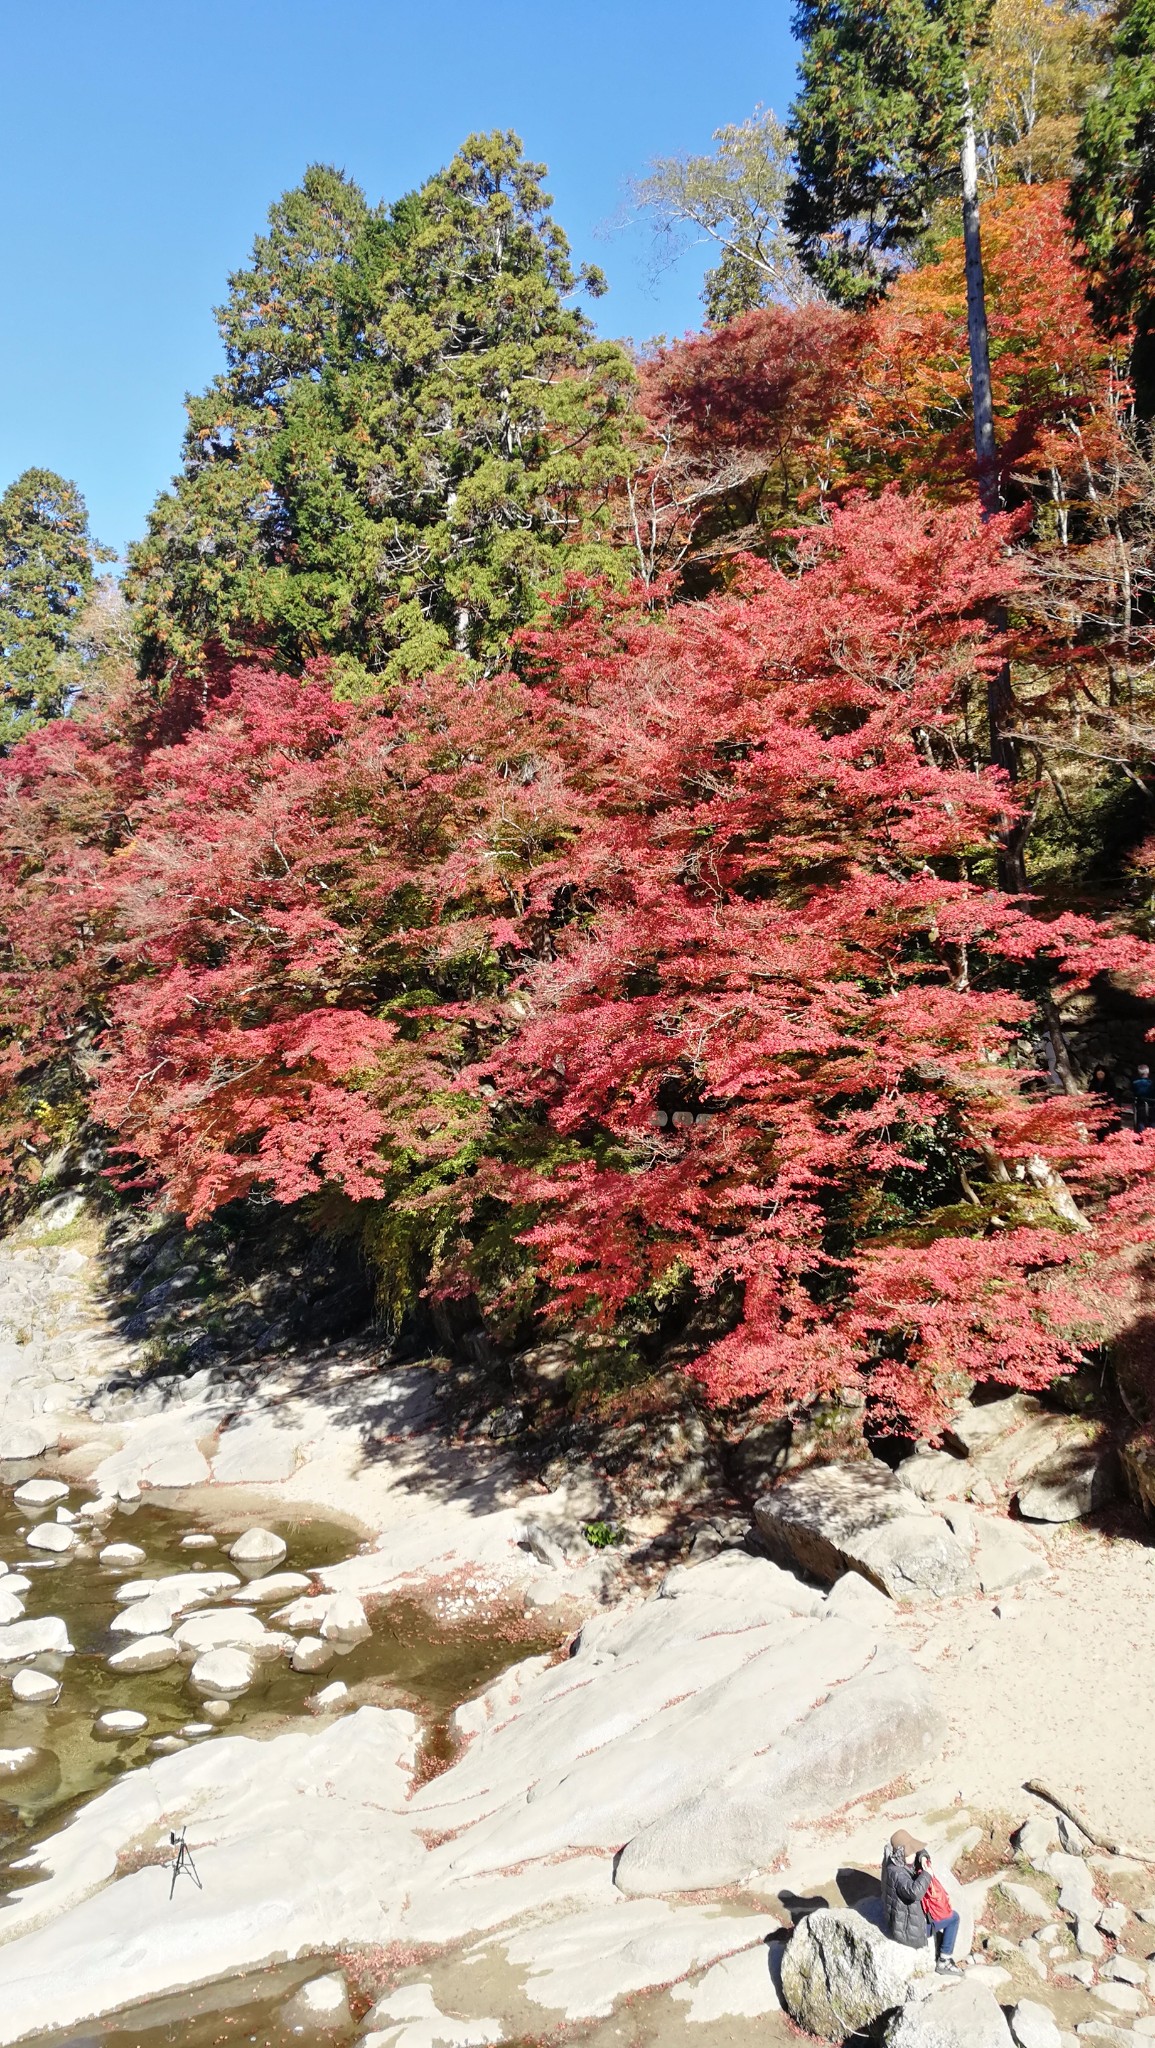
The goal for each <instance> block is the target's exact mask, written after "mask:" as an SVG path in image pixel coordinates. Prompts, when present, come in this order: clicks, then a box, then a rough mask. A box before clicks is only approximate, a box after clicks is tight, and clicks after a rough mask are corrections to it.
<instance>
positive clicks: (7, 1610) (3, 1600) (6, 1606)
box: [0, 1586, 24, 1628]
mask: <svg viewBox="0 0 1155 2048" xmlns="http://www.w3.org/2000/svg"><path fill="white" fill-rule="evenodd" d="M23 1612H24V1602H23V1600H22V1599H21V1598H20V1595H19V1593H9V1592H7V1591H6V1590H5V1588H4V1587H3V1586H0V1628H6V1627H7V1625H8V1623H9V1622H10V1621H19V1620H20V1617H21V1615H22V1614H23Z"/></svg>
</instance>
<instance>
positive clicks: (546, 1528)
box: [518, 1516, 590, 1571]
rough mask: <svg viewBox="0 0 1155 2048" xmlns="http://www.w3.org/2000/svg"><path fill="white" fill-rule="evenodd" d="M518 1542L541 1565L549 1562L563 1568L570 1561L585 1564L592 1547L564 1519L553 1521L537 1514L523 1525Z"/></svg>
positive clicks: (554, 1566)
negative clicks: (562, 1520)
mask: <svg viewBox="0 0 1155 2048" xmlns="http://www.w3.org/2000/svg"><path fill="white" fill-rule="evenodd" d="M518 1544H519V1547H520V1548H521V1549H522V1550H528V1551H529V1553H530V1556H531V1557H536V1559H537V1561H538V1563H539V1564H547V1565H550V1566H552V1567H553V1569H554V1570H555V1571H556V1570H560V1569H561V1568H562V1567H563V1566H565V1565H568V1564H586V1563H587V1562H588V1560H589V1554H590V1546H589V1544H588V1543H587V1542H586V1539H585V1535H584V1533H583V1531H582V1530H581V1529H577V1528H574V1527H573V1526H572V1525H571V1524H567V1523H565V1522H558V1521H551V1520H548V1519H546V1518H544V1517H542V1516H535V1517H534V1518H533V1519H531V1520H530V1521H527V1522H523V1523H522V1525H521V1533H520V1535H519V1537H518Z"/></svg>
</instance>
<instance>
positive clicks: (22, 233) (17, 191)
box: [0, 0, 793, 548]
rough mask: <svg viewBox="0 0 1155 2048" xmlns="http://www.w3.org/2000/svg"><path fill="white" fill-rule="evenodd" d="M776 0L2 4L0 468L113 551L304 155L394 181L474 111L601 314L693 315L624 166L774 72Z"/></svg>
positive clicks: (174, 437) (166, 464)
mask: <svg viewBox="0 0 1155 2048" xmlns="http://www.w3.org/2000/svg"><path fill="white" fill-rule="evenodd" d="M790 11H791V10H790V4H789V0H725V4H723V5H721V6H713V7H712V6H709V5H704V4H703V0H584V4H579V5H574V4H572V0H570V4H566V0H552V4H550V0H538V4H537V5H532V4H529V0H311V4H306V0H39V4H38V5H37V4H30V0H24V4H20V0H8V5H7V7H6V8H5V10H4V43H5V50H4V55H5V71H6V75H7V86H8V90H7V94H6V102H7V104H6V108H5V119H4V122H3V124H2V127H0V177H2V184H3V201H2V203H0V237H2V242H3V249H2V262H3V278H4V290H3V294H2V299H0V378H2V388H3V392H4V403H3V405H2V407H0V489H2V488H3V487H4V486H5V485H6V484H7V483H8V482H9V481H10V480H11V478H12V477H14V476H16V475H18V474H19V473H20V471H21V470H23V469H26V468H27V467H29V465H31V464H37V465H41V466H44V467H46V468H49V469H56V470H60V471H62V472H63V474H64V475H65V476H69V477H72V478H74V479H75V480H76V482H77V483H78V484H79V485H80V488H81V490H82V491H83V492H84V494H85V497H86V498H87V500H88V505H89V510H90V514H91V523H92V528H93V531H94V532H95V533H96V534H97V535H99V537H100V538H101V539H103V540H105V541H107V542H108V543H109V544H110V545H111V546H113V547H116V548H123V547H124V546H125V545H126V543H127V542H128V541H129V540H130V539H132V538H133V537H134V536H135V535H136V534H138V533H139V532H140V530H141V527H142V525H143V521H144V517H145V514H146V512H147V509H148V507H149V505H150V503H151V501H152V499H153V497H154V495H155V493H156V492H157V490H158V489H160V488H161V487H162V486H163V485H164V483H165V482H166V481H167V479H168V478H169V476H170V475H171V474H172V472H173V470H174V469H175V467H176V465H177V461H178V454H179V446H180V436H181V429H182V424H183V412H182V400H183V397H184V393H185V392H186V391H188V390H197V389H200V388H201V387H202V386H203V385H205V384H206V383H207V382H208V380H209V379H210V377H211V376H212V375H213V374H214V372H215V371H216V370H217V369H218V367H219V366H220V360H221V358H220V351H219V343H218V340H217V335H216V329H215V326H214V324H213V319H212V307H213V306H214V305H216V304H218V303H219V301H220V300H221V298H222V297H223V296H224V291H225V280H226V276H227V274H228V272H229V271H230V270H231V269H234V268H235V267H236V266H237V265H238V264H240V263H242V262H243V261H244V260H245V258H246V256H247V253H248V250H249V248H250V245H251V243H252V239H253V235H254V234H255V233H256V231H257V229H258V228H259V227H260V225H261V224H262V222H263V220H264V216H265V213H266V210H267V208H268V206H269V204H270V202H271V200H273V199H274V198H275V197H276V195H277V194H278V193H279V192H281V191H283V190H284V188H285V187H286V186H287V185H291V184H294V183H296V181H297V179H298V178H299V176H300V174H301V171H302V170H303V169H304V166H305V165H306V164H307V163H309V162H311V161H315V160H320V161H322V162H330V163H335V164H338V165H340V166H341V167H342V168H343V169H345V170H346V171H348V172H349V174H350V175H351V176H352V177H354V178H356V179H357V181H358V183H359V184H361V185H362V186H363V188H364V189H365V191H366V192H367V194H368V196H369V198H370V199H371V200H373V201H376V200H377V199H380V198H395V197H396V196H397V194H399V193H400V192H403V191H406V190H408V189H409V188H410V187H411V186H413V185H415V184H417V183H418V182H419V181H420V180H421V179H423V178H424V177H426V176H427V175H428V174H429V173H430V172H431V171H433V170H435V169H437V168H438V166H439V165H440V164H442V163H444V162H445V161H446V159H447V158H448V157H449V156H451V155H452V153H453V151H454V149H455V148H456V146H457V144H458V143H459V142H460V141H461V140H462V139H463V137H464V136H465V135H467V134H468V133H469V132H470V130H471V129H478V128H497V127H503V128H504V127H510V128H515V129H516V130H517V131H518V133H519V134H520V135H521V136H522V138H523V140H524V142H525V144H526V147H527V149H528V150H529V151H530V152H531V154H532V155H534V156H535V157H537V158H540V159H543V160H544V161H545V162H546V163H547V164H548V166H549V172H550V181H549V182H550V189H551V190H552V192H553V194H554V198H555V201H556V212H557V217H558V219H559V220H560V222H561V224H562V225H563V227H564V228H565V229H566V231H567V233H568V234H569V236H570V239H571V241H572V242H573V245H574V250H575V254H576V255H577V257H578V259H579V260H587V261H588V260H592V261H594V262H598V263H600V264H601V265H602V268H603V269H604V270H605V271H606V273H607V276H608V278H609V280H610V285H611V291H610V295H609V297H608V298H606V299H603V300H602V301H601V303H600V305H599V306H598V308H597V318H598V324H599V326H600V327H601V328H602V330H603V331H604V332H607V333H614V334H625V335H632V336H634V337H636V338H637V339H639V340H640V339H643V338H645V337H646V336H649V335H651V334H654V333H659V332H664V333H671V334H672V333H680V332H682V331H684V330H685V329H686V328H687V327H691V326H696V325H697V324H698V323H699V319H700V307H699V304H698V298H697V294H698V289H699V285H700V279H701V272H702V269H703V268H704V264H705V261H706V260H707V259H705V258H704V257H699V256H692V257H690V258H688V259H686V260H685V261H684V262H683V263H682V264H681V265H680V266H679V267H678V268H677V269H676V270H674V271H673V272H667V273H665V274H664V275H663V276H661V277H660V278H659V279H658V280H657V281H656V283H655V282H654V280H653V279H652V277H651V275H650V265H649V261H648V249H649V243H648V238H647V237H646V235H645V234H644V233H643V232H641V231H638V230H633V231H629V232H626V233H623V234H618V235H614V236H611V237H610V238H609V239H608V240H605V239H602V238H601V237H600V235H599V233H598V229H599V226H600V225H601V224H602V223H604V222H605V221H606V220H607V219H608V218H609V217H611V216H612V215H613V214H614V213H615V211H616V210H617V209H618V207H619V203H620V200H621V196H622V186H623V183H624V181H625V180H626V179H627V178H628V177H629V176H630V174H631V173H632V172H636V171H638V170H641V169H642V168H643V167H644V165H645V163H646V161H647V159H648V158H650V157H652V156H655V155H666V154H673V153H674V152H677V151H680V150H698V149H704V148H707V147H708V146H709V138H710V134H711V131H712V130H713V129H714V128H716V127H718V126H719V125H720V124H721V123H722V122H725V121H737V120H742V119H744V118H745V116H746V115H747V114H749V113H750V112H751V111H752V110H753V108H754V106H755V104H756V103H757V102H758V101H761V102H763V103H764V104H766V105H769V106H772V107H774V108H775V110H776V111H777V112H779V113H781V112H784V111H785V108H786V105H787V103H788V101H789V99H790V96H791V92H792V89H793V52H792V49H791V43H790V35H789V16H790Z"/></svg>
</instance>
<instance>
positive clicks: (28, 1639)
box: [0, 1614, 72, 1664]
mask: <svg viewBox="0 0 1155 2048" xmlns="http://www.w3.org/2000/svg"><path fill="white" fill-rule="evenodd" d="M71 1654H72V1644H71V1643H70V1642H69V1640H68V1624H67V1622H65V1621H62V1620H61V1619H60V1616H59V1615H57V1614H43V1615H40V1616H38V1617H37V1618H36V1619H35V1620H31V1621H13V1622H9V1624H8V1626H7V1627H6V1628H0V1664H18V1663H21V1662H23V1661H24V1660H25V1659H26V1658H30V1657H42V1656H44V1655H48V1656H54V1657H68V1656H71Z"/></svg>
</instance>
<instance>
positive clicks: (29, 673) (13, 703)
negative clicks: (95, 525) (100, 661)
mask: <svg viewBox="0 0 1155 2048" xmlns="http://www.w3.org/2000/svg"><path fill="white" fill-rule="evenodd" d="M109 559H111V557H110V555H109V552H108V550H107V549H105V548H98V547H97V546H96V545H95V543H94V542H93V540H92V539H91V537H90V535H89V531H88V513H87V511H86V509H85V504H84V499H83V498H82V497H81V495H80V492H79V491H78V490H77V488H76V485H75V484H73V483H67V482H66V481H65V479H64V478H63V477H62V476H57V475H56V473H55V471H53V470H51V469H26V470H25V471H24V474H23V475H22V476H18V477H17V478H16V481H15V483H11V484H9V486H8V489H7V490H6V491H5V493H4V495H3V497H2V498H0V746H3V747H5V748H7V747H9V746H11V745H12V744H13V742H14V741H15V740H18V739H20V738H21V736H22V735H23V734H24V733H26V732H28V731H30V730H31V728H32V727H33V726H35V725H42V724H43V723H44V721H45V720H46V719H48V718H56V717H58V716H59V714H60V712H61V711H62V710H63V709H64V708H65V705H66V703H67V700H68V696H69V693H70V691H71V690H72V689H74V688H75V686H76V684H77V681H78V679H79V677H78V670H79V654H78V650H77V649H76V648H75V646H74V639H75V626H76V622H77V619H78V616H79V614H80V613H81V612H82V610H83V607H84V605H85V602H86V600H87V598H88V595H89V592H90V591H91V589H92V583H93V575H94V569H95V564H96V562H97V561H98V560H105V561H107V560H109Z"/></svg>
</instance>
